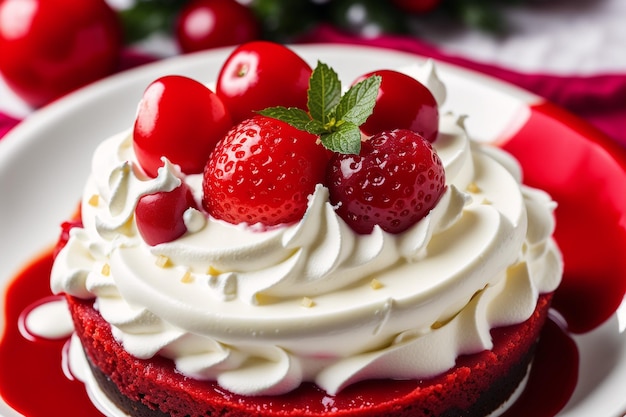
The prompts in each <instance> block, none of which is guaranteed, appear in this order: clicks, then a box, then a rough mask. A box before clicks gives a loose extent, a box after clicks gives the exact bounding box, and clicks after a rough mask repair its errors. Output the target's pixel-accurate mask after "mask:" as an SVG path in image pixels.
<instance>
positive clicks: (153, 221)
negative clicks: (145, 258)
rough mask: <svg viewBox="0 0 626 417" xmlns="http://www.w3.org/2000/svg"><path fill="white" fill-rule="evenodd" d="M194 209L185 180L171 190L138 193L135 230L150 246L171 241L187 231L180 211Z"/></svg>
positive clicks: (194, 205)
mask: <svg viewBox="0 0 626 417" xmlns="http://www.w3.org/2000/svg"><path fill="white" fill-rule="evenodd" d="M190 207H193V208H196V202H195V200H194V198H193V195H192V193H191V190H190V189H189V187H188V186H187V185H186V184H185V183H181V185H180V186H178V187H176V188H174V189H173V190H172V191H169V192H165V191H161V192H158V193H154V194H148V195H144V196H142V197H141V198H140V199H139V201H138V202H137V207H136V208H135V222H136V224H137V230H138V231H139V234H141V237H142V238H143V240H144V241H145V242H146V243H147V244H148V245H150V246H154V245H158V244H159V243H165V242H171V241H173V240H174V239H177V238H179V237H181V236H182V235H184V234H185V232H187V226H185V222H184V219H183V214H184V213H185V211H186V210H187V209H188V208H190Z"/></svg>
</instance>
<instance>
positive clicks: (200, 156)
mask: <svg viewBox="0 0 626 417" xmlns="http://www.w3.org/2000/svg"><path fill="white" fill-rule="evenodd" d="M231 127H232V121H231V118H230V115H229V113H228V110H227V109H226V106H225V105H224V103H223V102H222V100H220V98H219V97H218V96H217V95H216V94H215V93H214V92H213V91H211V90H210V89H208V88H207V87H206V86H204V85H203V84H201V83H200V82H198V81H196V80H194V79H191V78H188V77H184V76H180V75H168V76H165V77H161V78H159V79H157V80H155V81H154V82H152V83H151V84H150V85H149V86H148V88H147V89H146V91H145V92H144V95H143V98H142V100H141V103H140V104H139V109H138V112H137V118H136V120H135V125H134V130H133V147H134V150H135V154H136V156H137V160H138V161H139V164H140V165H141V167H142V168H143V170H144V171H145V172H146V173H147V174H148V175H150V176H151V177H156V176H157V170H158V169H159V167H161V166H163V161H162V160H161V157H162V156H165V157H166V158H167V159H168V160H169V161H170V162H172V163H174V164H178V165H179V166H180V168H181V170H182V172H183V173H185V174H198V173H201V172H202V170H203V169H204V166H205V164H206V161H207V159H208V158H209V154H210V153H211V151H212V150H213V148H214V147H215V144H216V143H217V141H219V140H220V139H221V138H222V136H224V134H225V133H226V132H227V131H228V129H230V128H231Z"/></svg>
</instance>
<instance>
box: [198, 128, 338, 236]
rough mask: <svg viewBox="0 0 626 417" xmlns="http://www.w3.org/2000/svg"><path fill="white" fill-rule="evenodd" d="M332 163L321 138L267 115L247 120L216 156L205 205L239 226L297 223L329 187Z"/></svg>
mask: <svg viewBox="0 0 626 417" xmlns="http://www.w3.org/2000/svg"><path fill="white" fill-rule="evenodd" d="M327 161H328V153H327V151H326V150H325V149H324V148H323V147H322V146H320V145H319V144H318V143H317V136H315V135H312V134H310V133H307V132H303V131H301V130H298V129H296V128H294V127H292V126H290V125H288V124H287V123H284V122H281V121H279V120H276V119H271V118H268V117H264V116H256V117H253V118H251V119H247V120H244V121H243V122H241V123H239V124H238V125H236V126H235V127H234V128H232V129H231V130H230V131H229V132H228V133H227V134H226V136H225V137H224V138H223V139H222V140H221V141H220V142H219V143H218V144H217V146H216V147H215V149H214V150H213V152H212V153H211V155H210V157H209V161H208V163H207V165H206V168H205V170H204V178H203V183H202V187H203V193H204V194H203V199H202V204H203V206H204V208H205V209H206V211H207V212H208V213H209V214H210V215H212V216H213V217H215V218H217V219H221V220H224V221H227V222H229V223H233V224H238V223H248V224H256V223H260V224H261V225H264V226H275V225H278V224H284V223H293V222H295V221H297V220H299V219H300V218H302V216H303V215H304V212H305V211H306V207H307V202H308V196H309V195H310V194H312V193H313V191H314V189H315V186H316V184H318V183H321V182H323V180H324V175H325V170H326V164H327Z"/></svg>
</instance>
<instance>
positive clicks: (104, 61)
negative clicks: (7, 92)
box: [0, 0, 122, 107]
mask: <svg viewBox="0 0 626 417" xmlns="http://www.w3.org/2000/svg"><path fill="white" fill-rule="evenodd" d="M121 46H122V33H121V26H120V23H119V21H118V18H117V14H116V13H115V12H114V11H113V10H112V9H111V8H110V7H109V6H108V5H107V3H106V2H105V1H104V0H91V1H76V0H45V1H44V0H4V1H2V2H0V51H1V52H0V72H1V73H2V75H3V77H4V80H5V81H6V83H7V84H8V85H9V87H11V89H12V90H14V91H15V93H16V94H17V95H19V96H20V97H21V98H22V99H23V100H24V101H26V102H27V103H28V104H30V105H31V106H33V107H39V106H42V105H44V104H47V103H48V102H50V101H52V100H54V99H56V98H59V97H61V96H63V95H65V94H66V93H68V92H70V91H72V90H75V89H77V88H79V87H82V86H84V85H86V84H88V83H90V82H92V81H95V80H98V79H100V78H102V77H105V76H107V75H109V74H111V73H112V72H113V71H114V70H115V69H116V67H117V63H118V57H119V53H120V49H121Z"/></svg>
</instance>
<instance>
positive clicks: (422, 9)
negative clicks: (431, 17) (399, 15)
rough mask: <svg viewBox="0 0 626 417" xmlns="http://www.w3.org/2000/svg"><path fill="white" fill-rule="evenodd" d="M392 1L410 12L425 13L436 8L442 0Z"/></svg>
mask: <svg viewBox="0 0 626 417" xmlns="http://www.w3.org/2000/svg"><path fill="white" fill-rule="evenodd" d="M392 3H393V4H395V5H396V6H398V8H400V9H401V10H404V11H407V12H409V13H415V14H423V13H428V12H431V11H433V10H435V9H436V8H437V7H438V6H439V4H440V3H441V0H392Z"/></svg>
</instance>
